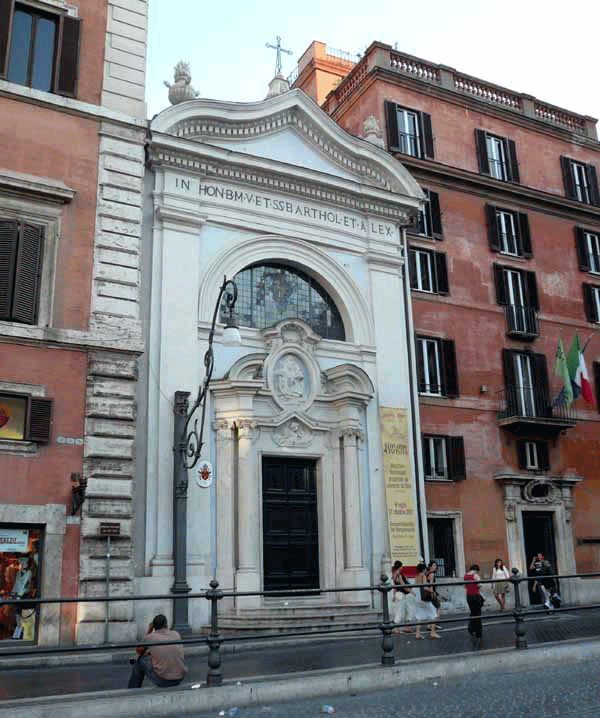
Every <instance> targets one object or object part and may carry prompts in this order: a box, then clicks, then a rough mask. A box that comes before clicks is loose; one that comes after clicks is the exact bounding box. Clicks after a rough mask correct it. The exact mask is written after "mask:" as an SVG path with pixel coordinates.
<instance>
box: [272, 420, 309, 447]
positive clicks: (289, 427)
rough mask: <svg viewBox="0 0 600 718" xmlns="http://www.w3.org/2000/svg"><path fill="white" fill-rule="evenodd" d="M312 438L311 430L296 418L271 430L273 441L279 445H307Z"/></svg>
mask: <svg viewBox="0 0 600 718" xmlns="http://www.w3.org/2000/svg"><path fill="white" fill-rule="evenodd" d="M312 440H313V433H312V431H311V430H310V429H309V428H308V427H306V426H304V425H303V424H302V423H301V422H299V421H298V420H297V419H292V420H291V421H288V422H287V423H286V424H283V425H282V426H279V427H278V428H277V429H275V431H274V432H273V441H274V442H275V443H276V444H278V445H279V446H308V445H309V444H310V443H311V442H312Z"/></svg>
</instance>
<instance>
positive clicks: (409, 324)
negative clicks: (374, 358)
mask: <svg viewBox="0 0 600 718" xmlns="http://www.w3.org/2000/svg"><path fill="white" fill-rule="evenodd" d="M400 232H401V234H400V249H401V252H402V256H403V258H404V262H403V263H402V280H403V282H402V284H403V291H404V318H405V322H404V326H405V328H406V351H407V354H408V382H409V390H410V409H411V411H410V426H411V434H412V443H413V456H414V462H413V471H414V475H415V490H416V501H417V505H416V514H417V530H418V532H419V543H420V546H421V556H422V557H423V559H424V560H425V561H427V560H428V558H429V540H428V536H427V530H426V529H427V506H426V505H425V482H424V480H423V454H422V442H421V420H420V415H419V392H418V385H417V363H416V355H417V354H416V348H415V330H414V325H413V315H412V300H411V295H410V278H409V274H408V250H409V242H408V238H407V236H406V228H405V227H402V228H401V230H400Z"/></svg>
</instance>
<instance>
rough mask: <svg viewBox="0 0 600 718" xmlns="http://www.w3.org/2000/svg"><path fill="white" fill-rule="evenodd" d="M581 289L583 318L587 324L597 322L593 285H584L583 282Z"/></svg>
mask: <svg viewBox="0 0 600 718" xmlns="http://www.w3.org/2000/svg"><path fill="white" fill-rule="evenodd" d="M581 286H582V288H583V306H584V308H585V318H586V319H587V320H588V322H597V321H598V318H597V317H596V308H595V307H594V289H593V285H591V284H586V283H585V282H584V283H583V284H582V285H581Z"/></svg>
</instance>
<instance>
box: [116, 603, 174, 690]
mask: <svg viewBox="0 0 600 718" xmlns="http://www.w3.org/2000/svg"><path fill="white" fill-rule="evenodd" d="M180 640H181V636H180V635H179V633H177V631H169V630H168V628H167V618H166V616H163V614H162V613H159V614H158V615H157V616H154V618H153V619H152V622H151V623H150V624H149V626H148V633H147V634H146V635H145V636H144V641H156V645H153V646H138V648H137V649H136V650H137V652H138V654H139V658H138V659H137V661H136V662H135V663H134V665H133V669H132V671H131V677H130V679H129V685H128V686H127V687H128V688H141V687H142V684H143V682H144V678H145V677H146V676H147V677H148V678H149V679H150V680H151V681H152V683H154V685H156V686H160V687H161V688H166V687H167V686H177V685H179V684H180V683H181V681H182V680H183V678H184V676H185V674H186V672H187V668H186V665H185V663H184V660H183V645H182V644H181V643H168V644H167V645H162V646H161V645H160V643H161V642H163V641H180Z"/></svg>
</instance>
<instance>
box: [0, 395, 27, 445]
mask: <svg viewBox="0 0 600 718" xmlns="http://www.w3.org/2000/svg"><path fill="white" fill-rule="evenodd" d="M26 409H27V399H26V398H25V397H20V396H0V439H9V440H12V441H22V440H23V437H24V436H25V412H26Z"/></svg>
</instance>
